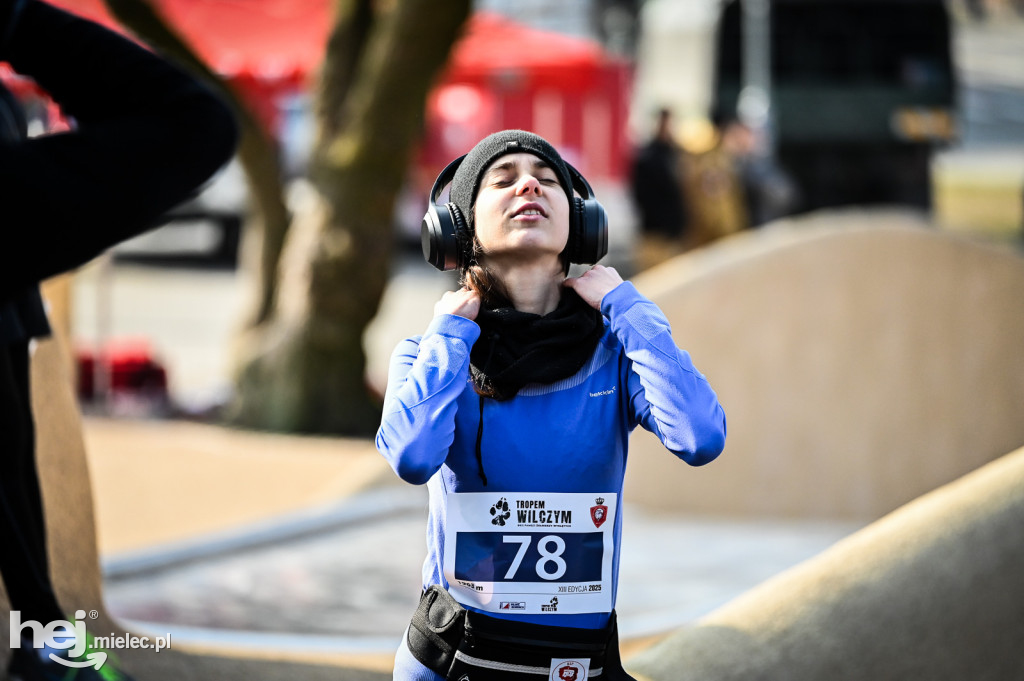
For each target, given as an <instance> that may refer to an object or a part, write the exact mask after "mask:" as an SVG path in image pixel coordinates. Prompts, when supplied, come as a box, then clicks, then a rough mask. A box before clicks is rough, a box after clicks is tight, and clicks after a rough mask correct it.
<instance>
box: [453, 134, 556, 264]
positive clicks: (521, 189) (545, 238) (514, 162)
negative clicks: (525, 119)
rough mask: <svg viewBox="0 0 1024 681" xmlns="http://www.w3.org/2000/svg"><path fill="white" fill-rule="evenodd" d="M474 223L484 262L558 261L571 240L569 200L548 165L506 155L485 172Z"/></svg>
mask: <svg viewBox="0 0 1024 681" xmlns="http://www.w3.org/2000/svg"><path fill="white" fill-rule="evenodd" d="M473 222H474V225H475V229H476V237H477V240H478V241H479V242H480V246H481V247H482V248H483V253H484V255H483V259H484V260H486V259H493V258H498V257H502V256H513V257H515V258H516V259H522V258H536V257H541V256H546V255H555V256H556V257H557V256H558V254H560V253H561V252H562V251H563V250H564V249H565V244H566V242H567V241H568V240H569V199H568V197H567V196H566V194H565V191H564V190H563V189H562V185H560V184H559V183H558V176H557V175H556V174H555V171H554V169H552V168H551V167H550V166H549V165H548V164H547V162H546V161H544V160H543V159H541V158H540V157H538V156H534V155H533V154H530V153H525V152H523V153H518V154H506V155H505V156H501V157H499V158H498V159H497V160H496V161H494V162H493V163H492V164H491V165H490V166H488V168H487V170H486V171H484V174H483V177H482V179H481V181H480V190H479V191H478V192H477V195H476V203H475V204H474V217H473Z"/></svg>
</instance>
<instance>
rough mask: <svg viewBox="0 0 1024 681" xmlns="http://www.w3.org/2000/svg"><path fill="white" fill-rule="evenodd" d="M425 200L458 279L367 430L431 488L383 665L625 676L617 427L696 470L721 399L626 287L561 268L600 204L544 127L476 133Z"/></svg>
mask: <svg viewBox="0 0 1024 681" xmlns="http://www.w3.org/2000/svg"><path fill="white" fill-rule="evenodd" d="M449 183H450V184H451V201H450V203H448V204H445V205H437V204H436V203H434V202H435V201H437V198H438V196H439V194H440V193H441V191H443V189H444V187H445V186H446V185H448V184H449ZM574 189H575V190H576V191H578V192H579V193H580V195H581V196H582V198H579V197H576V196H575V194H574ZM429 200H430V209H429V212H428V213H427V216H426V217H425V218H424V223H423V228H424V236H425V238H424V243H425V254H426V255H427V257H428V260H429V261H430V262H431V263H433V264H434V265H435V266H437V267H439V268H441V269H457V270H459V272H460V274H461V283H462V288H461V289H459V290H458V291H451V292H448V293H446V294H444V296H443V297H442V298H441V300H440V301H438V303H437V304H436V305H435V306H434V319H433V321H432V322H431V324H430V326H429V327H428V328H427V330H426V332H425V333H424V335H423V336H415V337H412V338H409V339H407V340H405V341H403V342H402V343H400V344H399V345H398V347H397V348H396V349H395V352H394V353H393V354H392V359H391V369H390V374H389V377H388V388H387V394H386V396H385V401H384V413H383V416H382V419H381V425H380V429H379V430H378V431H377V448H378V450H379V451H380V452H381V453H382V454H383V455H384V457H385V458H386V459H387V460H388V462H389V463H390V464H391V466H392V468H393V469H394V470H395V472H396V473H397V474H398V475H399V476H400V477H401V478H402V479H404V480H405V481H407V482H410V483H413V484H424V483H425V484H426V485H427V488H428V490H429V492H430V511H429V518H428V530H427V544H428V551H427V558H426V560H425V561H424V565H423V589H424V591H423V593H422V598H421V601H420V606H419V608H418V609H417V611H416V614H415V615H414V616H413V619H412V623H411V625H410V627H409V629H408V630H407V633H406V636H405V637H403V642H402V644H401V647H400V648H399V651H398V654H397V656H396V660H395V673H394V678H395V679H400V680H402V681H408V680H410V679H415V680H423V681H439V680H442V679H451V680H452V681H457V680H458V679H468V678H473V679H488V680H490V681H520V680H524V679H538V678H541V677H543V678H552V679H584V678H589V676H588V673H590V674H594V675H595V678H600V679H608V680H609V681H616V680H620V679H621V680H625V679H631V678H632V677H630V676H629V675H628V674H627V673H626V672H625V671H624V670H623V669H622V666H621V662H620V660H619V650H618V635H617V630H616V624H615V621H616V620H615V611H614V607H615V599H616V591H617V584H618V565H619V555H620V541H621V531H622V484H623V476H624V474H625V468H626V450H627V445H628V440H629V433H630V432H631V431H632V430H633V429H634V428H635V427H636V426H638V425H639V426H643V427H644V428H645V429H646V430H649V431H651V432H652V433H654V434H655V435H656V436H658V437H659V438H660V439H661V441H662V442H663V443H664V444H665V446H666V447H667V448H668V449H669V450H670V451H671V452H672V453H673V454H675V456H676V457H678V458H679V459H680V460H682V461H684V462H686V463H688V464H690V465H694V466H699V465H702V464H705V463H708V462H710V461H712V460H713V459H714V458H715V457H717V456H718V454H719V453H720V452H721V451H722V448H723V446H724V439H725V414H724V412H723V411H722V408H721V406H720V405H719V403H718V399H717V397H716V396H715V393H714V391H713V390H712V389H711V387H710V385H709V384H708V382H707V381H706V380H705V378H704V377H703V376H702V375H701V374H699V373H698V372H697V370H696V369H695V368H694V366H693V364H692V362H691V360H690V357H689V355H688V354H687V353H686V352H684V351H682V350H680V349H679V348H678V347H677V346H676V344H675V342H674V341H673V339H672V335H671V331H670V329H669V325H668V321H667V320H666V319H665V316H664V315H663V314H662V312H661V311H660V310H659V309H658V308H657V307H656V306H655V305H654V304H653V303H651V301H649V300H647V299H646V298H644V297H643V296H641V295H640V294H639V293H638V292H637V290H636V289H635V288H634V287H633V286H632V284H630V283H628V282H624V281H623V280H622V278H621V277H620V276H619V275H618V273H616V271H615V270H614V269H612V268H608V267H602V266H600V265H595V266H594V267H593V268H592V269H589V270H588V271H586V272H585V273H584V274H582V275H580V276H578V277H567V273H568V271H569V266H570V263H583V264H591V263H595V262H597V261H598V260H599V259H600V258H601V257H602V256H603V255H604V252H605V250H606V245H607V233H606V230H607V216H606V215H605V213H604V209H603V208H601V206H600V204H598V203H597V201H596V199H595V198H594V197H593V196H592V192H591V191H590V187H589V185H588V184H587V183H586V180H584V179H583V178H582V176H581V175H579V173H577V172H576V171H575V170H574V169H573V168H572V167H571V166H569V165H568V164H567V163H565V161H564V160H563V159H562V157H561V155H560V154H559V153H558V151H557V150H556V149H555V148H554V147H552V146H551V144H549V143H548V142H547V141H545V140H544V139H542V138H540V137H538V136H537V135H534V134H532V133H529V132H524V131H521V130H507V131H504V132H500V133H495V134H493V135H490V136H488V137H486V138H484V139H483V140H482V141H481V142H479V143H478V144H477V145H476V146H475V147H474V148H473V149H472V150H471V151H470V152H469V154H468V155H466V156H465V157H463V158H461V159H457V160H456V161H454V162H453V163H452V164H451V165H449V166H448V168H446V169H445V170H444V171H442V173H441V175H440V176H439V177H438V179H437V181H436V182H435V184H434V187H433V189H432V190H431V196H430V199H429ZM598 668H600V669H602V670H603V671H602V672H601V675H600V676H596V674H597V670H598Z"/></svg>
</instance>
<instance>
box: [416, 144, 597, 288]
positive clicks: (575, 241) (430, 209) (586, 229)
mask: <svg viewBox="0 0 1024 681" xmlns="http://www.w3.org/2000/svg"><path fill="white" fill-rule="evenodd" d="M465 158H466V156H465V155H463V156H460V157H459V158H457V159H455V160H454V161H452V162H451V163H449V164H448V165H447V166H445V168H444V170H442V171H441V174H440V175H438V176H437V179H436V180H434V186H433V187H432V188H431V189H430V197H429V200H428V202H427V214H426V215H424V216H423V224H422V225H421V227H420V243H421V245H422V246H423V257H424V258H426V259H427V262H429V263H430V264H431V265H433V266H434V267H436V268H437V269H439V270H442V271H447V270H454V269H456V268H458V269H460V270H461V269H463V268H465V267H468V266H469V264H470V262H471V260H472V257H473V235H472V233H471V232H470V230H469V223H468V222H466V218H465V217H464V216H463V215H462V210H461V209H460V208H459V207H458V206H457V205H455V204H454V203H451V202H449V203H445V204H443V205H439V204H438V203H437V200H438V198H440V196H441V192H442V191H443V190H444V188H445V187H446V186H448V184H450V183H451V181H452V179H453V178H454V177H455V171H456V170H458V169H459V166H460V165H462V161H463V160H464V159H465ZM565 165H566V167H567V168H568V169H569V176H570V178H571V179H572V187H573V189H574V190H576V192H577V193H579V194H580V196H582V197H583V198H579V197H575V196H574V197H573V198H572V204H573V205H572V211H571V212H570V216H569V242H568V244H566V255H567V256H568V259H569V262H571V263H579V264H584V265H593V264H594V263H596V262H597V261H598V260H600V259H601V258H603V257H604V256H605V255H606V254H607V253H608V213H607V212H605V209H604V206H602V205H601V204H600V203H598V201H597V199H596V198H594V190H593V189H592V188H591V186H590V183H589V182H587V180H586V178H584V177H583V175H581V174H580V172H579V171H578V170H576V169H575V168H573V167H572V166H571V165H569V164H568V163H566V164H565Z"/></svg>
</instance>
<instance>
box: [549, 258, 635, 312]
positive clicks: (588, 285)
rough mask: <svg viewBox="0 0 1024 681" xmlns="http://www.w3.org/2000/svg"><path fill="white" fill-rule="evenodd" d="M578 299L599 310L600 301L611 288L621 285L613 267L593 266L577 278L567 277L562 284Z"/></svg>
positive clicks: (620, 278)
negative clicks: (574, 293) (572, 291)
mask: <svg viewBox="0 0 1024 681" xmlns="http://www.w3.org/2000/svg"><path fill="white" fill-rule="evenodd" d="M562 283H563V284H564V285H565V286H568V287H569V288H571V289H572V290H574V291H576V293H577V294H579V297H580V298H582V299H583V300H585V301H586V302H587V304H588V305H590V306H591V307H593V308H594V309H595V310H600V309H601V301H602V300H603V299H604V297H605V295H607V294H608V293H609V292H610V291H611V290H612V289H613V288H615V287H616V286H618V285H619V284H621V283H622V277H620V276H619V273H618V272H616V271H615V268H614V267H604V266H603V265H594V266H593V267H592V268H590V269H589V270H587V271H586V272H584V273H583V274H581V275H580V276H578V277H569V278H568V279H566V280H565V281H564V282H562Z"/></svg>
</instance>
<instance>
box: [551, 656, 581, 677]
mask: <svg viewBox="0 0 1024 681" xmlns="http://www.w3.org/2000/svg"><path fill="white" fill-rule="evenodd" d="M589 677H590V660H557V659H556V660H551V674H549V675H548V681H588V679H589Z"/></svg>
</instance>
